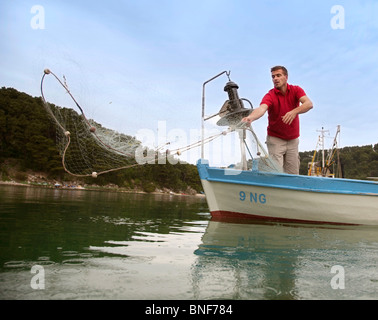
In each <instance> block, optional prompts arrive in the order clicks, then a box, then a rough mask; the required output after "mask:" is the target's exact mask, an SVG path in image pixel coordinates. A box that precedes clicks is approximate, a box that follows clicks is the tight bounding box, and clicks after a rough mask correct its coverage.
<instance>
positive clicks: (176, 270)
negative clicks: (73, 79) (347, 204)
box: [0, 186, 378, 300]
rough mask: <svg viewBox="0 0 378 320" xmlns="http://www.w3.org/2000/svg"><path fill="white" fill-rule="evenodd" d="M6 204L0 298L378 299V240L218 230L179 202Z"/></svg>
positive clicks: (40, 199) (244, 227)
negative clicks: (42, 275) (39, 278)
mask: <svg viewBox="0 0 378 320" xmlns="http://www.w3.org/2000/svg"><path fill="white" fill-rule="evenodd" d="M0 201H1V206H0V299H25V298H27V299H246V300H250V299H355V298H369V299H377V298H378V272H377V270H376V261H377V260H378V229H374V228H357V227H350V228H325V227H322V226H300V225H280V224H256V223H255V224H245V223H239V222H237V223H236V222H235V221H231V222H230V221H229V222H224V221H216V220H213V219H211V220H210V217H209V214H208V213H207V210H208V209H207V205H206V202H205V199H203V198H195V197H193V198H192V197H177V196H170V195H146V194H122V193H113V192H96V191H87V190H85V191H84V190H51V189H38V188H24V187H3V186H0ZM35 264H38V265H42V266H44V267H45V271H46V289H45V290H44V291H35V290H33V289H31V287H30V279H31V273H30V269H31V267H32V266H33V265H35ZM334 265H340V266H343V267H344V268H345V277H346V288H345V290H334V289H332V288H331V286H330V280H331V278H332V276H333V274H331V273H330V271H331V268H332V266H334Z"/></svg>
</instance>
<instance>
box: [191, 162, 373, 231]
mask: <svg viewBox="0 0 378 320" xmlns="http://www.w3.org/2000/svg"><path fill="white" fill-rule="evenodd" d="M198 170H199V173H200V178H201V182H202V186H203V188H204V192H205V194H206V199H207V203H208V206H209V209H210V212H211V214H212V216H213V217H217V218H250V219H257V220H269V221H281V222H297V223H316V224H320V223H325V224H345V225H378V184H377V183H375V182H371V181H361V180H348V179H330V178H319V177H308V176H299V175H288V174H281V173H277V174H274V173H262V172H253V171H238V170H229V169H219V168H211V167H209V166H208V164H207V162H206V161H204V160H200V161H199V162H198Z"/></svg>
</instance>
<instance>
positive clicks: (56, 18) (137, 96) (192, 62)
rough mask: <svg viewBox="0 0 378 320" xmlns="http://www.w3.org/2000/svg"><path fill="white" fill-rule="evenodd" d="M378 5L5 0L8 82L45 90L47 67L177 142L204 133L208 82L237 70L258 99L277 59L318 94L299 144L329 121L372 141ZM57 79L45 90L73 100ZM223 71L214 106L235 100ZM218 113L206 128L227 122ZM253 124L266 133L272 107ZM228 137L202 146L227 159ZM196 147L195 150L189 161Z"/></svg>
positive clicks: (84, 98)
mask: <svg viewBox="0 0 378 320" xmlns="http://www.w3.org/2000/svg"><path fill="white" fill-rule="evenodd" d="M377 16H378V1H375V0H350V1H344V0H338V1H333V0H317V1H314V0H310V1H299V0H282V1H277V0H266V1H261V0H258V1H257V0H256V1H255V0H233V1H229V0H228V1H226V0H159V1H155V0H118V1H115V0H110V1H104V2H99V1H88V0H83V1H80V0H75V1H73V0H65V1H63V0H62V1H59V0H55V1H45V0H39V1H38V2H37V1H35V0H31V1H27V0H2V1H1V3H0V38H1V44H0V85H1V87H3V86H4V87H12V88H15V89H17V90H19V91H22V92H26V93H28V94H30V95H32V96H41V92H40V81H41V77H42V75H43V70H44V69H45V68H49V69H50V70H51V71H52V72H54V73H55V74H56V75H57V76H58V77H60V78H62V77H63V76H64V77H65V78H66V80H67V84H68V86H69V88H70V90H71V92H72V94H73V95H74V96H75V98H76V100H78V102H79V103H80V105H81V106H82V108H83V109H84V112H85V113H86V115H87V117H89V118H93V119H94V120H95V121H97V122H99V123H101V124H102V125H103V126H105V127H108V128H111V129H114V130H117V131H119V132H122V133H125V134H129V135H132V136H137V137H138V138H140V139H141V140H143V141H142V142H145V143H147V144H148V143H151V144H152V145H154V146H161V145H162V144H164V143H165V142H171V145H170V146H171V148H174V147H177V146H185V145H187V144H189V143H191V142H194V141H197V140H198V139H199V138H200V135H201V131H200V130H201V114H202V87H203V84H204V82H205V81H207V80H209V79H210V78H212V77H214V76H215V75H217V74H219V73H221V72H223V71H230V72H231V73H230V78H231V80H232V81H234V82H236V83H237V84H238V85H239V96H240V97H241V98H246V99H248V100H250V101H251V102H252V104H253V106H254V107H257V106H258V105H259V104H260V101H261V99H262V97H263V96H264V94H265V93H266V92H268V91H269V90H270V89H271V88H272V87H273V84H272V81H271V76H270V68H271V67H272V66H275V65H284V66H286V68H287V69H288V71H289V79H288V82H289V83H290V84H295V85H300V86H301V87H302V88H303V89H304V90H305V92H306V94H307V96H308V97H309V98H310V99H311V100H312V102H313V104H314V108H313V109H312V110H310V111H309V112H308V113H306V114H302V115H300V124H301V137H300V145H299V149H300V151H309V150H314V149H315V147H316V144H317V140H318V136H319V134H320V132H319V130H321V129H322V127H324V129H325V130H328V131H327V132H326V139H325V146H326V148H329V147H330V146H331V145H332V141H333V138H334V136H335V134H336V128H337V126H338V125H340V128H341V133H340V139H339V143H340V145H339V146H340V147H344V146H357V145H359V146H362V145H371V144H376V143H378V102H377V99H375V96H376V92H377V81H376V77H377V74H378V63H377V59H378V19H377ZM49 81H50V82H49V84H48V85H47V87H46V89H45V90H46V91H45V96H46V99H47V100H48V101H49V102H52V103H54V104H56V105H60V106H66V107H73V108H74V105H73V104H72V101H69V100H67V99H66V98H65V97H64V95H63V92H62V88H59V86H58V85H57V83H54V82H53V80H50V79H49ZM227 81H228V78H227V77H226V76H225V75H222V76H220V77H218V78H216V79H215V80H214V81H211V82H209V83H208V84H207V85H206V98H205V113H206V115H211V114H215V113H217V112H218V111H219V109H220V107H221V106H222V105H223V103H224V101H225V100H227V99H228V97H227V94H226V93H225V92H224V91H223V88H224V86H225V84H226V83H227ZM66 104H67V105H66ZM69 104H70V105H69ZM215 120H216V119H212V120H209V121H207V122H206V124H205V125H206V135H211V134H213V133H217V132H218V133H219V132H221V131H223V130H225V129H226V128H225V127H218V126H216V125H215ZM252 126H253V128H254V130H255V132H256V134H257V135H258V137H259V138H260V140H261V141H262V142H264V141H265V137H266V127H267V115H265V116H264V117H263V118H261V119H259V120H257V121H256V122H254V123H253V124H252ZM146 132H147V133H149V134H150V136H151V135H152V138H151V137H150V138H148V139H147V138H146V137H145V136H146ZM145 138H146V139H145ZM147 140H149V141H148V142H147ZM226 140H227V139H226ZM226 140H225V141H222V142H218V144H215V146H213V147H209V148H207V147H206V150H207V151H206V152H207V153H206V155H207V156H208V157H213V158H214V156H212V155H210V154H208V153H209V152H210V153H212V152H214V153H216V152H218V151H221V154H220V155H218V156H216V157H215V158H214V159H213V160H217V159H218V160H219V159H221V161H228V159H227V157H228V156H229V155H230V154H234V153H237V150H236V149H235V145H237V143H238V140H237V139H233V138H229V139H228V140H227V141H226ZM175 144H176V145H175ZM220 149H222V150H220ZM199 156H200V150H198V149H197V150H196V151H193V152H192V153H190V155H187V156H185V157H184V159H183V160H185V161H189V162H192V163H195V161H196V160H197V158H199Z"/></svg>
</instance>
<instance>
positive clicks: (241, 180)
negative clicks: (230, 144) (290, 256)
mask: <svg viewBox="0 0 378 320" xmlns="http://www.w3.org/2000/svg"><path fill="white" fill-rule="evenodd" d="M219 75H221V74H219ZM219 75H218V76H219ZM215 78H216V77H214V78H212V79H215ZM212 79H210V80H212ZM210 80H209V81H210ZM209 81H207V82H209ZM207 82H205V83H204V86H205V84H206V83H207ZM230 83H231V82H229V83H228V84H227V85H226V87H225V91H228V93H229V97H230V100H228V101H226V103H225V105H227V106H228V107H227V108H225V105H224V106H223V107H222V108H221V112H223V114H222V115H221V116H222V117H221V120H219V121H218V123H219V125H230V126H233V127H234V128H237V123H239V124H240V120H241V119H242V117H244V116H245V114H246V113H248V112H251V110H249V111H247V110H246V109H245V108H244V107H243V104H242V103H241V100H242V99H239V98H238V95H237V92H236V89H237V88H238V87H237V85H236V84H234V83H232V84H233V86H232V87H230V86H229V84H230ZM204 101H205V99H204V90H203V98H202V103H203V105H202V128H204V124H203V123H204V121H205V120H207V119H209V118H210V117H208V118H205V116H204V115H205V112H204V111H205V102H204ZM222 110H223V111H222ZM225 110H226V112H225ZM221 112H219V113H218V114H220V113H221ZM240 128H241V129H240ZM248 129H249V131H251V132H252V134H253V135H254V136H255V134H254V132H253V130H252V129H251V128H248ZM245 135H246V128H245V127H244V128H243V127H239V138H240V147H241V161H240V165H239V166H235V167H231V166H230V167H229V168H216V167H211V166H210V164H209V162H208V160H205V159H204V156H203V155H204V151H203V150H204V139H202V150H201V159H200V160H198V162H197V168H198V172H199V176H200V179H201V182H202V186H203V189H204V192H205V195H206V199H207V203H208V206H209V209H210V213H211V215H212V216H213V217H216V218H218V219H221V218H242V219H245V218H248V219H255V220H266V221H276V222H295V223H315V224H340V225H378V182H377V181H364V180H351V179H340V178H333V179H329V178H326V177H316V176H303V175H293V174H286V173H282V172H278V171H274V170H272V171H271V172H269V170H267V171H262V170H260V166H259V163H260V162H264V161H266V159H267V158H268V156H267V153H266V151H265V150H264V152H263V155H260V157H259V158H254V159H253V161H252V166H251V168H249V169H248V167H247V160H246V150H245V148H246V147H247V145H246V140H245ZM203 136H204V135H203V134H202V137H203ZM255 138H256V140H257V143H258V145H259V146H260V149H263V147H262V146H261V144H260V143H259V142H258V139H257V137H256V136H255ZM247 149H248V147H247ZM259 153H260V152H259Z"/></svg>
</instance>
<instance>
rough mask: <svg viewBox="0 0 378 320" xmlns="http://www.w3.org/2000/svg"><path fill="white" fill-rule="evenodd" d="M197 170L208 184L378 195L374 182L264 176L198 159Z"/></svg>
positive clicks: (292, 176) (277, 174)
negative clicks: (211, 165)
mask: <svg viewBox="0 0 378 320" xmlns="http://www.w3.org/2000/svg"><path fill="white" fill-rule="evenodd" d="M197 168H198V172H199V175H200V178H201V179H203V180H208V181H218V182H224V183H232V184H234V183H236V184H244V185H256V186H264V187H270V188H272V187H273V188H281V189H289V190H301V191H308V192H322V193H339V194H359V195H367V196H378V182H376V181H364V180H352V179H338V178H323V177H313V176H301V175H292V174H285V173H267V172H259V171H241V170H235V169H221V168H213V167H209V164H208V161H207V160H204V159H200V160H198V162H197ZM377 209H378V208H377Z"/></svg>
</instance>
